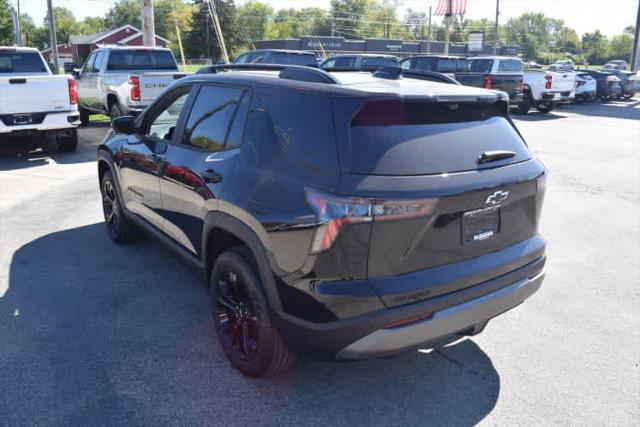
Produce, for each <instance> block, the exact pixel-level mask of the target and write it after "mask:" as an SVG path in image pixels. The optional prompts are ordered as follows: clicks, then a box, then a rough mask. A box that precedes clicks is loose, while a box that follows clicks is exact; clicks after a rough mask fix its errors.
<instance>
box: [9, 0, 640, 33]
mask: <svg viewBox="0 0 640 427" xmlns="http://www.w3.org/2000/svg"><path fill="white" fill-rule="evenodd" d="M17 1H18V0H9V2H10V3H12V4H13V5H14V6H15V4H16V2H17ZM247 1H248V0H236V4H243V3H246V2H247ZM262 1H263V2H265V3H268V4H270V5H271V6H272V7H273V8H274V9H282V8H288V7H296V8H301V7H310V6H314V7H322V8H325V9H329V4H330V0H262ZM388 1H393V0H388ZM639 1H640V0H500V8H501V14H500V20H501V22H505V21H506V20H507V19H509V18H510V17H515V16H518V15H520V14H522V13H524V12H543V13H544V14H546V15H547V16H550V17H552V18H556V19H563V20H564V21H565V22H566V23H567V25H568V26H569V27H571V28H573V29H575V30H576V31H577V32H578V34H583V33H586V32H591V31H594V30H596V29H599V30H600V31H602V32H603V33H604V34H606V35H607V36H613V35H616V34H620V33H622V30H623V29H624V27H626V26H627V25H633V24H635V20H636V15H637V11H638V2H639ZM113 3H115V0H53V4H54V6H63V7H67V8H69V9H71V10H72V11H73V13H74V14H75V16H76V18H77V19H78V20H82V19H84V18H85V17H86V16H103V15H104V14H105V12H106V11H107V10H108V9H109V8H110V7H111V6H112V5H113ZM437 3H438V0H398V4H399V9H400V12H399V16H400V17H402V16H404V13H405V11H406V10H407V9H409V8H411V9H413V10H418V11H420V10H422V11H425V12H426V11H427V10H428V9H429V6H433V8H434V9H435V6H436V5H437ZM46 4H47V2H46V0H20V7H21V12H22V13H28V14H29V15H31V16H33V18H34V19H35V21H36V22H38V23H39V22H42V20H43V18H44V15H45V13H46V11H47V6H46ZM467 4H468V6H467V14H466V16H467V17H468V18H472V19H480V18H489V19H492V20H493V18H494V16H495V0H468V2H467ZM437 20H439V18H438V19H436V21H437Z"/></svg>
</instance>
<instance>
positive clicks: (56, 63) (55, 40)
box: [47, 0, 60, 74]
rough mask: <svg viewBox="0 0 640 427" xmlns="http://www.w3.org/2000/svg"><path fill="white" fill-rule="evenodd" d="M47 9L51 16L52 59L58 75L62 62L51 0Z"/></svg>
mask: <svg viewBox="0 0 640 427" xmlns="http://www.w3.org/2000/svg"><path fill="white" fill-rule="evenodd" d="M47 8H48V14H49V19H48V21H49V44H50V47H51V57H50V58H51V59H52V60H53V68H54V69H53V70H51V72H52V73H53V74H58V72H59V71H60V61H59V60H58V37H57V36H56V17H55V15H54V13H53V5H52V4H51V0H47Z"/></svg>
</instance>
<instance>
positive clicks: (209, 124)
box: [184, 86, 246, 151]
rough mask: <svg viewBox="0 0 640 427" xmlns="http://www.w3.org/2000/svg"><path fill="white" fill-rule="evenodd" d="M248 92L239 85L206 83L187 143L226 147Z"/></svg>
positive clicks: (191, 118) (189, 123) (193, 113)
mask: <svg viewBox="0 0 640 427" xmlns="http://www.w3.org/2000/svg"><path fill="white" fill-rule="evenodd" d="M245 95H246V91H243V90H242V89H238V88H231V87H222V86H203V87H202V89H200V92H199V93H198V96H197V98H196V100H195V102H194V104H193V108H192V110H191V114H190V115H189V120H188V121H187V128H186V132H185V138H184V143H185V144H187V145H191V146H193V147H197V148H200V149H203V150H207V151H219V150H222V149H223V148H224V147H225V144H226V142H227V138H228V137H229V134H230V130H231V123H232V122H233V120H234V118H235V115H236V113H237V111H238V106H239V105H240V104H241V102H242V98H243V97H244V96H245ZM236 144H239V141H237V142H236V141H234V145H236Z"/></svg>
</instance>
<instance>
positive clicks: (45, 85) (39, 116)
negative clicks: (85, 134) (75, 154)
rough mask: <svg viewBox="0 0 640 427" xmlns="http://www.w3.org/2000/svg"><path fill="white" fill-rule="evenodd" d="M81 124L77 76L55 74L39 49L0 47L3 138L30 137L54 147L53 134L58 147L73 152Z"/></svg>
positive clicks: (0, 118) (0, 109)
mask: <svg viewBox="0 0 640 427" xmlns="http://www.w3.org/2000/svg"><path fill="white" fill-rule="evenodd" d="M79 123H80V114H79V112H78V93H77V92H76V82H75V80H74V79H73V77H71V76H66V75H53V74H52V73H51V70H50V69H49V67H48V65H47V64H46V63H45V61H44V59H43V57H42V55H41V54H40V52H39V51H38V50H37V49H34V48H27V47H4V46H0V140H4V139H8V137H16V136H17V137H25V136H29V137H34V138H31V139H32V140H36V141H37V143H38V144H39V145H41V146H43V147H44V146H46V147H47V148H50V146H49V145H47V142H48V141H47V139H48V138H47V136H48V135H52V136H55V138H56V146H57V149H58V150H60V151H73V150H75V149H76V147H77V145H78V133H77V127H78V124H79ZM25 141H26V139H25Z"/></svg>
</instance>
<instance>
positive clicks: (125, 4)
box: [105, 0, 155, 28]
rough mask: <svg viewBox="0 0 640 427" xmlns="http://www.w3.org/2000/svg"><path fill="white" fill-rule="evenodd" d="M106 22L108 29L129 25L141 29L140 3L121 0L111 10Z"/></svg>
mask: <svg viewBox="0 0 640 427" xmlns="http://www.w3.org/2000/svg"><path fill="white" fill-rule="evenodd" d="M154 18H155V14H154ZM105 20H106V23H107V27H108V28H118V27H122V26H123V25H127V24H129V25H133V26H134V27H136V28H140V27H141V20H140V1H139V0H119V1H118V2H117V3H116V4H115V5H113V7H112V8H111V9H109V11H108V12H107V16H106V17H105Z"/></svg>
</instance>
